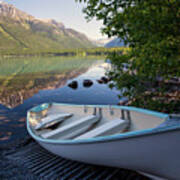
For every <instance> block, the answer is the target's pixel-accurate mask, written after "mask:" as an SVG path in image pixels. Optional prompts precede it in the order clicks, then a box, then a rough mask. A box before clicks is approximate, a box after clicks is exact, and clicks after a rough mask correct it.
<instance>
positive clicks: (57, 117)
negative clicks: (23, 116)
mask: <svg viewBox="0 0 180 180" xmlns="http://www.w3.org/2000/svg"><path fill="white" fill-rule="evenodd" d="M72 115H73V114H72V113H59V114H52V115H48V116H47V117H45V118H43V119H41V121H42V122H41V123H39V124H37V125H36V126H35V130H39V129H42V128H44V127H46V128H47V127H50V126H52V125H54V124H56V123H59V122H62V121H63V120H65V119H67V118H69V117H71V116H72Z"/></svg>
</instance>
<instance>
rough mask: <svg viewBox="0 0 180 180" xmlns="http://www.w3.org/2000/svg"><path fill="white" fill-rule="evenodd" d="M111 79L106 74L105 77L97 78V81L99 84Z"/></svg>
mask: <svg viewBox="0 0 180 180" xmlns="http://www.w3.org/2000/svg"><path fill="white" fill-rule="evenodd" d="M110 81H111V79H110V78H108V77H106V76H103V77H101V79H98V80H97V82H98V83H99V84H107V83H108V82H110Z"/></svg>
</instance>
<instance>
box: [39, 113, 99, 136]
mask: <svg viewBox="0 0 180 180" xmlns="http://www.w3.org/2000/svg"><path fill="white" fill-rule="evenodd" d="M99 119H100V117H99V116H95V115H90V116H86V117H83V118H81V119H79V120H77V121H75V122H72V123H70V124H67V125H65V126H63V127H59V128H58V129H56V130H53V131H50V132H47V133H44V134H42V135H41V136H42V137H43V138H50V137H54V136H56V137H57V136H58V138H60V139H67V138H71V137H74V136H76V135H79V134H80V133H83V132H84V131H85V130H87V129H88V128H89V127H90V126H91V125H92V124H94V123H96V122H97V121H98V120H99Z"/></svg>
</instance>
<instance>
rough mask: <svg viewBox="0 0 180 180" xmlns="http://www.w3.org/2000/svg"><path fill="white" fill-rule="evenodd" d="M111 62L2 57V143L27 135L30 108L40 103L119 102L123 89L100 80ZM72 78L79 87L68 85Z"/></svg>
mask: <svg viewBox="0 0 180 180" xmlns="http://www.w3.org/2000/svg"><path fill="white" fill-rule="evenodd" d="M108 66H109V65H108V64H107V63H104V60H96V59H94V58H84V59H83V58H78V57H72V58H62V57H35V58H26V59H23V58H19V59H0V143H6V142H11V141H14V140H16V139H19V138H23V137H25V136H26V135H27V131H26V128H25V117H26V112H27V110H28V109H30V108H31V107H33V106H35V105H38V104H40V103H44V102H59V103H73V104H117V103H118V101H119V98H118V94H119V92H118V91H117V90H116V89H110V88H109V87H108V85H107V84H99V83H98V82H97V79H100V78H101V77H102V76H104V74H105V71H106V68H107V67H108ZM85 79H86V80H87V79H89V80H91V82H92V85H91V86H89V87H88V88H86V87H84V86H83V82H84V80H85ZM72 81H76V82H77V83H78V86H77V88H75V89H72V88H70V87H68V86H67V84H68V83H70V82H72Z"/></svg>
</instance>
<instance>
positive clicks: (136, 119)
mask: <svg viewBox="0 0 180 180" xmlns="http://www.w3.org/2000/svg"><path fill="white" fill-rule="evenodd" d="M95 107H96V113H97V114H98V113H99V108H100V107H99V106H93V107H92V106H83V105H82V106H74V105H68V106H67V105H61V104H59V105H58V104H53V105H52V106H51V107H50V108H49V109H48V112H47V116H48V115H53V114H59V113H73V116H72V117H70V118H67V119H65V120H64V121H62V122H61V123H59V124H57V125H56V126H54V127H53V128H45V129H41V130H35V126H36V125H37V124H38V123H40V122H41V119H39V120H37V119H33V118H30V117H29V118H28V119H29V124H30V128H31V130H32V132H33V133H34V134H35V135H36V136H39V137H42V135H43V134H45V133H49V132H52V131H54V130H56V129H58V128H59V127H65V126H66V125H68V124H71V123H73V122H75V121H77V120H79V119H81V118H83V117H86V116H90V115H92V114H93V113H94V108H95ZM100 109H101V112H102V115H101V119H100V121H98V122H97V123H95V124H94V125H93V126H91V127H90V128H87V129H86V130H85V133H86V132H88V131H90V130H93V129H95V128H98V127H101V126H102V125H103V124H105V123H108V122H110V121H113V120H115V119H116V120H117V119H124V120H126V121H128V122H129V126H128V128H125V129H124V130H123V131H122V130H121V131H119V132H117V131H115V132H108V133H107V134H104V135H106V136H107V135H112V134H120V133H126V132H130V131H137V130H145V129H149V128H155V127H157V126H159V125H160V124H161V123H163V122H164V120H165V119H163V118H159V117H156V116H153V115H148V114H145V113H140V112H135V111H122V109H120V108H116V107H110V106H103V107H102V108H100ZM82 134H83V133H82ZM82 134H80V135H82ZM75 138H76V136H75V137H74V138H73V139H75ZM49 139H63V138H62V137H61V136H60V135H58V134H57V135H56V136H52V137H50V138H49ZM66 139H68V138H66ZM69 139H72V138H69Z"/></svg>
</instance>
